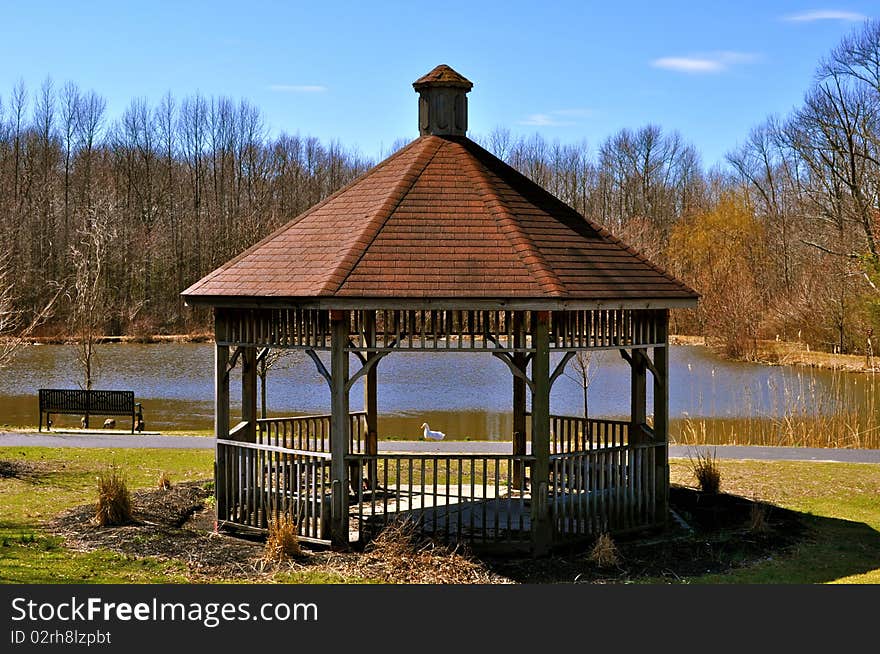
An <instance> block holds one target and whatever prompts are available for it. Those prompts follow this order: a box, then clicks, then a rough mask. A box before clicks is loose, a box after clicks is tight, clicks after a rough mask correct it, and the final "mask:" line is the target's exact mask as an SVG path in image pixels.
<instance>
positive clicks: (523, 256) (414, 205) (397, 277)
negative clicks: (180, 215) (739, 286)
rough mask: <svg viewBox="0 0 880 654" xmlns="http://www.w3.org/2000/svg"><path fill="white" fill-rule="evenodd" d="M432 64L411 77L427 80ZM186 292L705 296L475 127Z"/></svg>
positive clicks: (590, 298) (577, 298)
mask: <svg viewBox="0 0 880 654" xmlns="http://www.w3.org/2000/svg"><path fill="white" fill-rule="evenodd" d="M438 68H439V67H438ZM446 68H448V67H446ZM437 70H438V69H435V71H437ZM435 71H432V73H429V74H428V75H426V76H425V77H423V78H421V79H420V80H418V82H417V84H422V85H423V87H424V84H426V83H427V84H430V79H429V78H430V77H431V76H432V75H433V74H434V73H435ZM438 75H439V76H440V77H441V78H442V81H440V84H445V85H447V86H448V84H449V80H450V79H454V80H456V84H458V88H459V89H460V90H461V92H462V93H464V92H466V89H468V88H469V87H467V86H465V85H464V84H461V82H460V80H464V82H467V80H465V78H463V77H461V76H460V75H458V74H457V73H455V71H453V70H452V69H448V71H447V70H443V71H440V72H439V73H438ZM453 76H454V77H453ZM467 83H468V84H470V82H467ZM183 295H184V296H185V298H186V299H187V301H188V302H190V303H202V304H228V303H230V301H231V300H233V299H235V298H238V299H240V300H241V301H243V302H244V303H248V301H250V302H253V301H255V300H257V299H260V298H262V299H266V300H268V299H273V300H275V301H278V300H287V299H289V300H290V301H292V302H295V301H296V300H300V301H302V300H305V299H325V300H331V299H335V300H338V301H340V306H342V305H344V304H346V303H345V302H342V301H343V300H346V299H348V300H350V299H354V298H374V299H377V300H379V299H385V300H388V299H398V300H424V301H429V300H430V301H434V300H438V299H442V298H447V299H484V300H485V299H489V300H501V301H505V300H533V301H535V306H536V308H537V307H538V306H540V305H543V304H544V301H555V303H559V302H560V301H562V302H565V303H568V302H572V303H575V304H580V303H584V302H595V303H599V304H602V305H604V306H614V305H615V304H619V305H629V306H633V305H635V304H638V303H640V302H641V301H646V306H647V305H650V306H653V307H663V306H681V305H683V304H685V305H690V304H693V303H694V302H695V301H696V298H697V297H698V296H697V294H696V293H695V292H694V291H693V290H691V289H690V288H688V287H687V286H685V285H684V284H682V283H681V282H679V281H678V280H676V279H675V278H674V277H672V276H671V275H669V274H667V273H666V272H664V271H663V270H661V269H660V268H658V267H656V266H654V265H653V264H651V263H650V262H649V261H647V260H646V259H645V258H644V257H642V256H640V255H639V254H638V253H637V252H635V251H634V250H633V249H631V248H629V247H627V246H626V245H625V244H624V243H622V242H621V241H620V240H618V239H617V238H615V237H613V236H612V235H611V234H610V233H609V232H607V231H606V230H604V229H603V228H601V227H599V226H598V225H596V224H594V223H593V222H591V221H589V220H587V219H585V218H584V217H583V216H582V215H580V214H579V213H578V212H576V211H575V210H574V209H572V208H571V207H569V206H568V205H566V204H565V203H563V202H562V201H561V200H559V199H557V198H556V197H554V196H553V195H551V194H550V193H548V192H547V191H545V190H544V189H543V188H541V187H540V186H538V185H537V184H535V183H534V182H532V181H531V180H529V179H528V178H526V177H525V176H523V175H521V174H520V173H518V172H517V171H516V170H514V169H513V168H511V167H510V166H508V165H507V164H505V163H504V162H502V161H501V160H500V159H498V158H497V157H495V156H494V155H492V154H491V153H489V152H487V151H486V150H484V149H483V148H482V147H480V146H479V145H477V144H476V143H474V142H473V141H471V140H470V139H468V138H467V137H465V136H458V135H449V134H442V135H438V134H427V135H424V136H421V137H419V138H418V139H416V140H415V141H413V142H412V143H410V144H409V145H408V146H406V147H405V148H403V149H402V150H400V151H398V152H397V153H395V154H394V155H392V156H391V157H389V158H388V159H386V160H385V161H383V162H382V163H380V164H379V165H377V166H376V167H375V168H373V169H371V170H370V171H368V172H367V173H365V174H364V175H362V176H361V177H360V178H358V179H357V180H355V181H354V182H352V183H351V184H349V185H348V186H346V187H345V188H343V189H341V190H340V191H338V192H336V193H335V194H333V195H332V196H330V197H329V198H327V199H325V200H324V201H323V202H321V203H319V204H317V205H315V206H314V207H312V208H311V209H309V210H307V211H306V212H304V213H302V214H301V215H299V216H298V217H296V218H294V219H293V220H292V221H291V222H289V223H288V224H287V225H285V226H284V227H282V228H280V229H278V230H277V231H275V232H274V233H273V234H271V235H269V236H268V237H266V238H264V239H263V240H262V241H260V242H259V243H257V244H256V245H254V246H253V247H251V248H249V249H247V250H246V251H244V252H243V253H242V254H240V255H239V256H237V257H235V258H234V259H232V260H231V261H229V262H228V263H226V264H224V265H223V266H221V267H220V268H218V269H217V270H215V271H214V272H212V273H210V274H209V275H207V276H206V277H204V278H203V279H201V280H200V281H198V282H196V283H195V284H193V285H192V286H191V287H190V288H188V289H187V290H186V291H184V293H183ZM330 304H332V302H331V303H330Z"/></svg>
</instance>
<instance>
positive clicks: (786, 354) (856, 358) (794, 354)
mask: <svg viewBox="0 0 880 654" xmlns="http://www.w3.org/2000/svg"><path fill="white" fill-rule="evenodd" d="M213 341H214V335H213V334H212V333H211V332H193V333H191V334H142V335H136V336H131V335H125V336H98V337H96V338H95V343H96V344H98V345H112V344H117V343H130V344H157V343H212V342H213ZM26 343H27V344H29V345H74V344H75V343H76V339H75V337H72V336H31V337H30V338H28V339H27V341H26ZM669 344H670V345H687V346H700V347H705V348H708V349H710V350H711V351H712V353H713V354H715V355H716V356H718V357H720V358H722V359H725V360H727V361H740V362H743V363H756V364H760V365H765V366H800V367H804V368H819V369H823V370H836V371H841V372H856V373H863V374H874V373H878V372H880V356H876V357H873V358H872V359H869V358H868V357H866V356H864V355H861V354H834V353H831V352H822V351H815V350H811V349H810V347H809V345H806V344H804V343H799V342H796V341H774V340H761V341H758V351H757V354H756V355H755V356H754V357H750V358H734V357H729V356H727V355H726V354H725V353H724V352H723V350H722V348H721V347H719V346H718V344H717V343H713V342H712V341H711V339H709V338H707V337H705V336H690V335H686V334H670V335H669Z"/></svg>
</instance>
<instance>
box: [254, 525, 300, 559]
mask: <svg viewBox="0 0 880 654" xmlns="http://www.w3.org/2000/svg"><path fill="white" fill-rule="evenodd" d="M301 555H302V548H301V547H300V544H299V536H298V535H297V533H296V523H294V521H293V520H292V519H291V517H290V516H289V515H287V514H284V515H280V516H278V517H277V518H276V519H274V520H269V535H268V536H267V537H266V547H265V550H264V551H263V560H264V561H271V562H276V563H281V562H284V561H289V560H290V559H293V558H296V557H298V556H301Z"/></svg>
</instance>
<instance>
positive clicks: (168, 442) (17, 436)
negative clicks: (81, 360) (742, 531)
mask: <svg viewBox="0 0 880 654" xmlns="http://www.w3.org/2000/svg"><path fill="white" fill-rule="evenodd" d="M9 446H12V447H22V446H36V447H106V448H162V449H211V448H213V447H214V440H213V438H211V437H209V436H160V435H157V436H154V435H149V434H135V435H134V436H131V435H119V434H71V433H65V434H47V433H45V432H43V433H33V432H0V447H9ZM706 449H707V446H705V445H704V446H699V447H696V448H695V447H686V446H683V445H672V446H670V448H669V456H670V457H673V458H687V457H688V456H696V453H697V451H700V452H705V451H706ZM708 449H709V450H710V451H713V452H714V453H715V455H716V456H717V457H718V458H719V459H757V460H762V461H841V462H846V463H880V450H845V449H830V448H813V447H756V446H745V445H718V446H717V447H716V446H714V445H711V446H708ZM379 451H380V452H417V453H437V454H450V453H464V454H507V453H509V452H510V443H509V442H503V441H441V442H434V441H430V442H428V441H380V442H379Z"/></svg>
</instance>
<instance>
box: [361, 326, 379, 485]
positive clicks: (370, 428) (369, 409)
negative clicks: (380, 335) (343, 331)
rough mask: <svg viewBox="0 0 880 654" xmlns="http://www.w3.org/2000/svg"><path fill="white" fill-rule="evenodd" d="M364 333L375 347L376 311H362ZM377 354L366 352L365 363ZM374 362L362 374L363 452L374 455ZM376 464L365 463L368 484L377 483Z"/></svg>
mask: <svg viewBox="0 0 880 654" xmlns="http://www.w3.org/2000/svg"><path fill="white" fill-rule="evenodd" d="M364 334H365V336H366V340H367V347H376V312H375V311H372V310H369V309H367V310H365V311H364ZM378 355H379V353H378V352H367V357H366V358H367V363H369V362H370V361H371V360H372V359H374V358H375V357H377V356H378ZM378 367H379V364H378V363H376V364H375V365H374V366H373V367H372V368H370V370H369V372H368V373H367V374H366V375H365V376H364V411H366V413H367V434H366V442H365V443H364V454H367V455H369V456H375V455H376V454H378V453H379V452H378V451H379V410H378V402H377V399H376V395H377V389H378V386H377V384H378V374H377V368H378ZM376 472H377V466H376V463H375V462H372V463H370V464H368V465H367V479H368V480H369V482H370V486H371V487H372V486H373V484H375V483H377V481H378V479H377V476H376Z"/></svg>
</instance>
